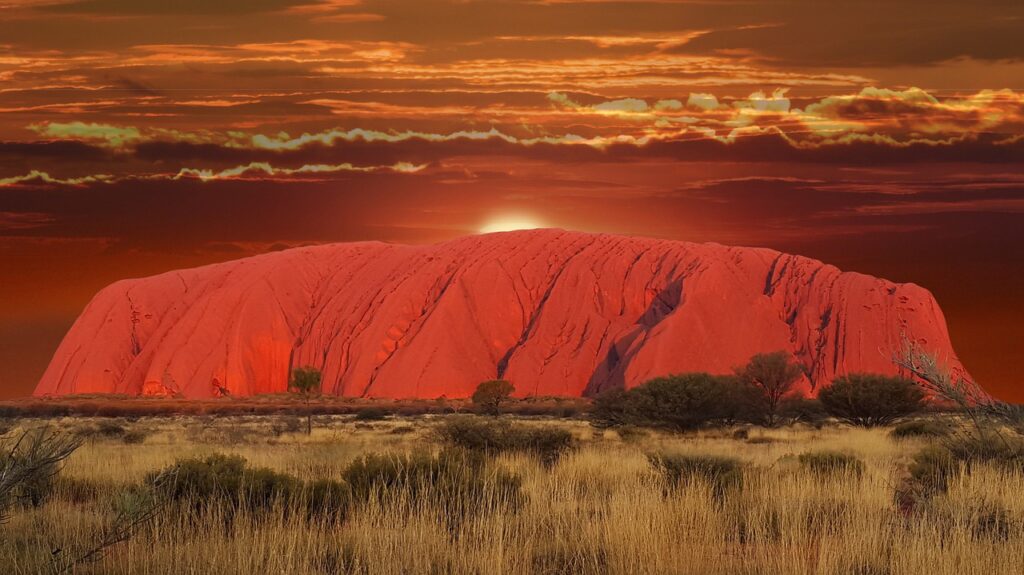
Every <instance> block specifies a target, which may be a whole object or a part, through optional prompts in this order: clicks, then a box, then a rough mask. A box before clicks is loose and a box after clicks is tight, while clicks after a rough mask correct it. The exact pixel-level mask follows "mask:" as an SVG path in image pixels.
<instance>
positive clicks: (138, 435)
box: [121, 429, 149, 445]
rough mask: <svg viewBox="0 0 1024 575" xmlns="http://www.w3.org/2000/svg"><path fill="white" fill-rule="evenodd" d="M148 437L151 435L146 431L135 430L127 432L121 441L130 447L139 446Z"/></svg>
mask: <svg viewBox="0 0 1024 575" xmlns="http://www.w3.org/2000/svg"><path fill="white" fill-rule="evenodd" d="M148 436H149V434H148V433H146V432H145V431H139V430H135V429H133V430H131V431H126V432H125V433H124V435H122V436H121V441H123V442H124V443H126V444H128V445H137V444H139V443H143V442H144V441H146V437H148Z"/></svg>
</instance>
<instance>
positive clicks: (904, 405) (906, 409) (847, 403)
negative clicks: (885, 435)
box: [818, 373, 925, 427]
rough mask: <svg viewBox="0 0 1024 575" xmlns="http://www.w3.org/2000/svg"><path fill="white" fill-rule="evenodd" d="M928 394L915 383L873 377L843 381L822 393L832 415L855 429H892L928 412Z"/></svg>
mask: <svg viewBox="0 0 1024 575" xmlns="http://www.w3.org/2000/svg"><path fill="white" fill-rule="evenodd" d="M924 399H925V397H924V391H922V390H921V387H920V386H919V385H918V384H917V383H916V382H914V381H913V380H910V379H906V378H902V377H889V376H885V375H878V374H870V373H854V374H850V375H847V376H843V377H840V378H838V379H836V380H835V381H833V382H832V385H830V386H828V387H825V388H824V389H822V390H821V391H820V392H818V400H819V401H820V402H821V404H822V406H824V408H825V410H826V411H827V412H828V413H829V415H831V416H833V417H835V418H837V419H839V420H842V421H845V422H847V423H849V424H851V425H859V426H862V427H875V426H879V425H888V424H890V423H893V422H895V421H898V420H900V419H903V418H904V417H907V416H908V415H913V414H914V413H917V412H919V411H921V410H922V409H923V408H924V403H925V401H924Z"/></svg>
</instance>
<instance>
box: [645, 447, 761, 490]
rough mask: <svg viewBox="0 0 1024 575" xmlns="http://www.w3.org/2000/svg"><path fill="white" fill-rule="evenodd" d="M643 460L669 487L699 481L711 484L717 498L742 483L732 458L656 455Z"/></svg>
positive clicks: (741, 466)
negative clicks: (646, 460) (649, 464)
mask: <svg viewBox="0 0 1024 575" xmlns="http://www.w3.org/2000/svg"><path fill="white" fill-rule="evenodd" d="M647 459H648V461H650V462H651V465H653V466H654V468H655V469H657V470H658V471H659V472H660V473H661V474H662V476H663V477H664V478H665V480H666V481H667V483H668V484H669V486H671V487H678V486H680V485H681V484H683V483H685V482H687V481H692V480H693V479H695V478H699V479H701V480H703V481H706V482H708V483H709V484H710V485H711V487H712V489H713V491H714V493H715V495H716V496H721V495H723V494H724V493H725V491H726V490H727V489H729V488H731V487H735V486H738V485H739V484H740V483H741V482H742V480H743V465H742V464H741V463H740V461H739V460H738V459H735V458H732V457H715V456H711V455H687V454H679V453H674V454H669V453H656V454H648V456H647Z"/></svg>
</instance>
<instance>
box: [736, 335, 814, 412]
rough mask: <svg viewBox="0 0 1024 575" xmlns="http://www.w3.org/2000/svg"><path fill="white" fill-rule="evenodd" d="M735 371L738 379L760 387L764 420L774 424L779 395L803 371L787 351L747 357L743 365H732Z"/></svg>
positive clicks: (783, 396) (802, 373) (795, 380)
mask: <svg viewBox="0 0 1024 575" xmlns="http://www.w3.org/2000/svg"><path fill="white" fill-rule="evenodd" d="M736 375H737V376H738V377H739V378H740V380H741V381H743V382H745V383H747V384H749V385H753V386H756V387H757V388H758V389H760V390H761V393H762V394H764V404H765V405H764V407H765V413H766V419H767V423H768V425H775V423H776V421H777V420H778V413H779V406H780V404H781V403H782V400H783V398H785V397H786V396H787V395H789V394H790V393H791V392H792V391H793V388H794V387H796V384H797V382H798V381H800V378H801V377H803V375H804V371H803V368H802V367H801V366H800V364H798V363H796V362H794V361H792V358H791V357H790V356H789V354H788V353H786V352H784V351H775V352H772V353H759V354H757V355H755V356H754V357H752V358H750V361H749V362H748V363H747V365H745V366H743V367H740V368H737V369H736Z"/></svg>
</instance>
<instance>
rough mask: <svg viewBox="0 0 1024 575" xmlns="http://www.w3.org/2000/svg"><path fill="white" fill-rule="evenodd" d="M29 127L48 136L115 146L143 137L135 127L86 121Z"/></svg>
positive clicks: (31, 125) (49, 123) (48, 123)
mask: <svg viewBox="0 0 1024 575" xmlns="http://www.w3.org/2000/svg"><path fill="white" fill-rule="evenodd" d="M28 129H29V130H32V131H33V132H35V133H37V134H39V135H41V136H43V137H46V138H59V139H75V140H85V141H99V142H102V143H104V144H106V145H108V146H111V147H114V148H118V147H121V146H123V145H125V144H127V143H131V142H135V141H138V140H140V139H141V138H142V132H141V131H140V130H139V129H138V128H135V127H131V126H113V125H110V124H97V123H85V122H68V123H60V122H46V123H42V124H30V125H29V126H28Z"/></svg>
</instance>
